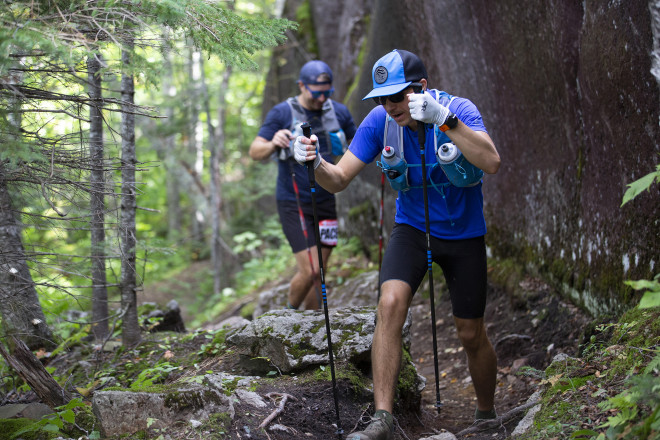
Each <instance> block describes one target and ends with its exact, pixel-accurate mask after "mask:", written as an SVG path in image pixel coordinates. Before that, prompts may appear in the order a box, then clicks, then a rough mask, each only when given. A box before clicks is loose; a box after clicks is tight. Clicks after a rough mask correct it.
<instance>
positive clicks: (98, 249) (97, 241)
mask: <svg viewBox="0 0 660 440" xmlns="http://www.w3.org/2000/svg"><path fill="white" fill-rule="evenodd" d="M100 56H101V54H100V53H96V54H93V55H91V56H90V57H89V58H88V59H87V81H88V84H89V97H90V98H91V99H92V105H91V106H90V108H89V119H90V124H89V154H90V158H91V168H92V171H91V173H90V191H91V194H90V203H89V204H90V210H91V222H90V229H91V244H92V322H93V324H92V332H93V333H94V337H95V338H96V340H97V341H103V340H105V339H106V337H107V336H108V332H109V330H108V289H107V279H106V268H105V257H106V252H105V214H104V213H105V200H104V194H105V166H104V160H103V153H104V145H103V115H102V113H101V108H102V99H103V93H102V91H101V76H100V74H99V70H100V69H101V59H100Z"/></svg>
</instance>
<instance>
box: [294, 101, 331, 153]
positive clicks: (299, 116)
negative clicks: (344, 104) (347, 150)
mask: <svg viewBox="0 0 660 440" xmlns="http://www.w3.org/2000/svg"><path fill="white" fill-rule="evenodd" d="M286 102H287V104H289V108H290V109H291V128H290V130H291V132H292V133H293V134H294V137H297V136H300V135H302V131H301V130H300V124H301V123H303V122H309V121H307V113H306V112H305V109H304V108H303V106H302V105H300V103H299V102H298V99H297V98H296V97H295V96H292V97H290V98H288V99H287V100H286ZM321 126H322V128H321V130H319V129H318V128H317V129H316V130H314V131H312V134H315V135H316V136H318V137H321V136H324V137H325V139H326V145H327V148H328V149H329V151H330V152H331V151H332V149H331V147H332V139H331V138H330V133H333V132H337V131H340V130H341V126H340V125H339V120H338V119H337V113H336V112H335V107H334V105H333V103H332V99H327V100H326V101H325V102H324V103H323V107H322V108H321Z"/></svg>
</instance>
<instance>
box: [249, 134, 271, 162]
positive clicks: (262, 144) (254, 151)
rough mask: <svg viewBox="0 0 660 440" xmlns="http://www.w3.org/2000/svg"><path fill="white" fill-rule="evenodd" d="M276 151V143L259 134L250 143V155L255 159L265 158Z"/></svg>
mask: <svg viewBox="0 0 660 440" xmlns="http://www.w3.org/2000/svg"><path fill="white" fill-rule="evenodd" d="M274 152H275V143H274V142H273V141H269V140H267V139H264V138H262V137H259V136H257V137H256V138H255V139H254V141H252V144H250V151H249V154H250V157H251V158H252V159H253V160H265V159H268V158H269V157H270V155H271V154H273V153H274Z"/></svg>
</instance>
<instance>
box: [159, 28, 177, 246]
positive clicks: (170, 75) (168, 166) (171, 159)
mask: <svg viewBox="0 0 660 440" xmlns="http://www.w3.org/2000/svg"><path fill="white" fill-rule="evenodd" d="M168 38H169V37H168V35H167V34H165V40H166V41H167V40H168ZM163 67H164V75H163V90H164V91H165V98H166V99H167V102H168V103H167V107H166V109H165V114H166V115H167V119H166V123H167V124H170V125H171V124H172V123H173V122H174V107H173V106H172V103H171V102H170V99H172V98H174V96H175V95H176V90H175V88H174V72H173V70H172V54H171V52H170V51H169V50H168V51H167V53H165V54H163ZM160 159H161V160H162V161H163V166H164V167H165V171H166V173H167V180H166V186H167V238H168V239H170V240H176V239H179V238H180V237H181V223H182V221H181V220H182V218H181V194H180V192H181V177H180V173H181V171H180V169H181V167H180V166H179V163H178V161H177V158H176V152H175V149H174V135H173V134H169V135H168V136H167V137H166V138H165V139H164V141H163V148H162V149H161V156H160Z"/></svg>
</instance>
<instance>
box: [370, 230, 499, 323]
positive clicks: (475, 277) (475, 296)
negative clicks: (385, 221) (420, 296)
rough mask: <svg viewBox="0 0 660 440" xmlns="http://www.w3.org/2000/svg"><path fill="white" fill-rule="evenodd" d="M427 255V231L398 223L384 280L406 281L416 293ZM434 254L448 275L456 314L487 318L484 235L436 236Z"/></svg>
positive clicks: (386, 259)
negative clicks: (467, 237)
mask: <svg viewBox="0 0 660 440" xmlns="http://www.w3.org/2000/svg"><path fill="white" fill-rule="evenodd" d="M426 255H427V254H426V233H424V232H423V231H420V230H418V229H416V228H413V227H412V226H409V225H405V224H395V225H394V228H393V229H392V234H391V235H390V239H389V242H388V244H387V250H386V251H385V256H384V257H383V264H382V267H381V272H380V277H381V278H380V279H381V283H384V282H385V281H388V280H401V281H404V282H406V283H408V284H409V285H410V287H411V289H412V291H413V295H414V294H415V292H416V291H417V288H418V287H419V285H420V284H421V282H422V280H423V279H424V276H425V275H426V274H427V272H428V261H427V258H426ZM431 255H432V259H433V262H434V263H436V264H438V265H439V266H440V268H441V269H442V273H443V274H444V275H445V280H446V282H447V286H448V287H449V295H450V297H451V305H452V313H453V314H454V316H455V317H457V318H463V319H474V318H481V317H483V316H484V311H485V309H486V286H487V283H486V268H487V265H486V244H485V240H484V237H483V236H481V237H475V238H469V239H464V240H443V239H440V238H435V237H433V236H432V237H431Z"/></svg>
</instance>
